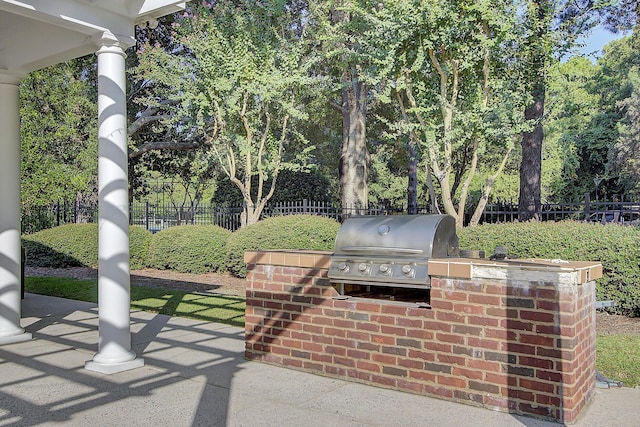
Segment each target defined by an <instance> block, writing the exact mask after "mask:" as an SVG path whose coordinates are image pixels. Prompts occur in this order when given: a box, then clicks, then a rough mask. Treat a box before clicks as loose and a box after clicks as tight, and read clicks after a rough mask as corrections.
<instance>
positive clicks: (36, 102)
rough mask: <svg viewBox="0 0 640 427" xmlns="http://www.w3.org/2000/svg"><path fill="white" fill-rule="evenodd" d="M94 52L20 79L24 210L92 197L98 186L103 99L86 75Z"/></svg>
mask: <svg viewBox="0 0 640 427" xmlns="http://www.w3.org/2000/svg"><path fill="white" fill-rule="evenodd" d="M92 61H93V58H92V57H88V58H80V59H77V60H73V61H69V62H65V63H62V64H58V65H54V66H51V67H48V68H45V69H42V70H38V71H34V72H32V73H29V74H28V75H27V77H26V78H25V79H23V80H22V83H21V84H20V117H21V126H20V143H21V155H22V160H21V191H22V205H23V211H28V210H29V209H30V208H32V207H36V206H45V205H49V204H50V203H51V202H53V201H56V200H79V201H87V200H90V199H92V198H95V191H96V187H97V181H96V176H97V166H98V165H97V161H96V159H97V140H98V137H97V103H96V99H95V97H94V96H93V87H92V84H91V83H90V82H88V81H87V80H86V79H84V78H83V75H84V72H85V70H86V68H87V67H88V66H90V64H91V62H92Z"/></svg>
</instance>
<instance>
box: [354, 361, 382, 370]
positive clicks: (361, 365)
mask: <svg viewBox="0 0 640 427" xmlns="http://www.w3.org/2000/svg"><path fill="white" fill-rule="evenodd" d="M356 368H358V369H363V370H365V371H369V372H380V371H381V369H382V368H381V367H380V365H378V364H376V363H371V362H365V361H363V360H356Z"/></svg>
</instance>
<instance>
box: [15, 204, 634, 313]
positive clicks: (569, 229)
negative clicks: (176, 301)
mask: <svg viewBox="0 0 640 427" xmlns="http://www.w3.org/2000/svg"><path fill="white" fill-rule="evenodd" d="M338 228H339V224H338V223H337V222H335V221H333V220H331V219H327V218H322V217H318V216H310V215H291V216H284V217H275V218H270V219H266V220H264V221H260V222H259V223H257V224H255V225H252V226H250V227H247V228H244V229H241V230H238V231H236V232H234V233H230V232H229V231H227V230H224V229H222V228H220V227H217V226H207V225H200V226H193V225H186V226H179V227H173V228H170V229H167V230H164V231H161V232H159V233H157V234H155V235H151V234H150V233H149V232H147V231H146V230H143V229H141V228H139V227H131V228H130V254H131V268H132V269H138V268H143V267H153V268H159V269H173V270H176V271H180V272H190V273H204V272H209V271H229V272H231V273H232V274H234V275H236V276H238V277H244V276H245V275H246V268H245V264H244V259H243V256H244V252H245V251H247V250H256V249H315V250H332V249H333V242H334V239H335V236H336V233H337V230H338ZM97 234H98V231H97V226H96V225H94V224H73V225H64V226H61V227H57V228H53V229H49V230H43V231H41V232H38V233H35V234H31V235H26V236H24V237H23V242H24V246H25V248H26V250H27V265H30V266H47V267H72V266H90V267H96V266H97V260H98V248H97ZM458 236H459V238H460V248H461V249H471V250H483V251H485V253H486V254H487V256H489V255H490V254H492V253H493V251H494V248H495V247H496V246H498V245H501V246H505V247H506V248H507V249H508V251H509V254H510V256H514V257H515V256H517V257H520V258H559V259H565V260H584V261H599V262H601V263H602V265H603V268H604V277H603V278H602V279H599V280H598V282H597V299H598V300H603V301H606V300H613V301H616V303H617V304H618V307H617V308H616V310H615V311H617V312H618V313H623V314H627V315H632V316H640V228H639V227H623V226H617V225H602V224H592V223H581V222H570V221H565V222H558V223H553V222H545V223H534V222H530V223H509V224H488V225H482V226H479V227H473V228H466V229H463V230H460V231H458Z"/></svg>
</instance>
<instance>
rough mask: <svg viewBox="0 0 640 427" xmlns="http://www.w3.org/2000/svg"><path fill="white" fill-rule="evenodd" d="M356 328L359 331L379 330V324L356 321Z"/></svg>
mask: <svg viewBox="0 0 640 427" xmlns="http://www.w3.org/2000/svg"><path fill="white" fill-rule="evenodd" d="M356 329H358V330H359V331H369V332H380V325H377V324H375V323H370V322H357V323H356Z"/></svg>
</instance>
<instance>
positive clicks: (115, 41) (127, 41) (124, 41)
mask: <svg viewBox="0 0 640 427" xmlns="http://www.w3.org/2000/svg"><path fill="white" fill-rule="evenodd" d="M93 42H94V43H95V44H96V45H97V46H98V50H97V52H96V54H98V55H99V54H101V53H105V52H109V53H117V54H119V55H123V56H126V55H125V53H124V51H125V50H126V49H127V48H128V47H129V46H133V45H134V44H135V42H136V41H135V39H134V38H133V37H128V36H119V35H117V34H113V33H112V32H110V31H104V32H102V33H99V34H96V35H94V36H93Z"/></svg>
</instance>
